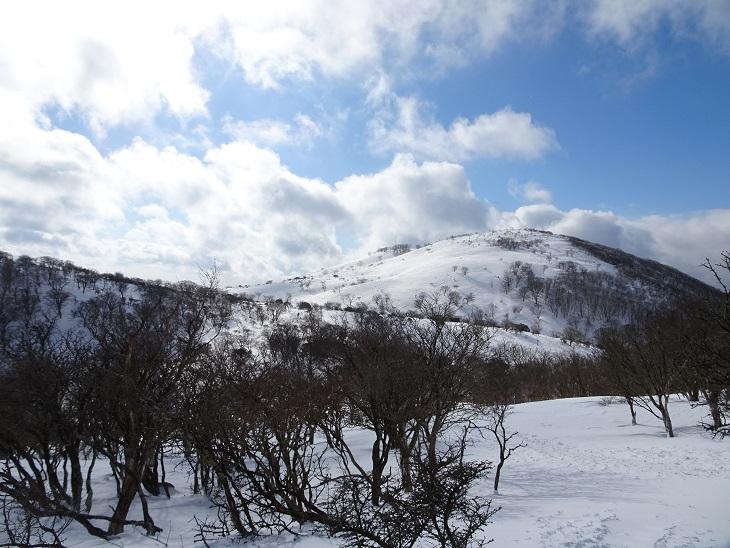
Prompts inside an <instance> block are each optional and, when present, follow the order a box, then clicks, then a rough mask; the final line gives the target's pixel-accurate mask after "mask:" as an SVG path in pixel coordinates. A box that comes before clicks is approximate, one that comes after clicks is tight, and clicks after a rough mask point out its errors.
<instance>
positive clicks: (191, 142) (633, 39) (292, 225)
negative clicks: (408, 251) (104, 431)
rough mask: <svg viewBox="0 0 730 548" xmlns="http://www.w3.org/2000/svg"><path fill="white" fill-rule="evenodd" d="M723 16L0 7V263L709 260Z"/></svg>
mask: <svg viewBox="0 0 730 548" xmlns="http://www.w3.org/2000/svg"><path fill="white" fill-rule="evenodd" d="M729 95H730V2H729V1H727V0H703V1H697V2H686V1H681V0H664V1H660V0H591V1H586V2H580V1H578V0H556V1H554V2H540V1H537V0H523V1H505V0H481V1H479V0H462V1H439V2H437V1H424V2H403V1H389V2H385V1H373V2H357V3H353V2H325V1H299V2H268V3H266V6H254V5H250V4H245V5H244V4H242V3H241V4H239V3H236V4H233V3H225V2H207V3H205V5H201V4H199V3H197V4H196V3H180V2H174V3H173V2H155V3H152V5H149V3H143V2H125V3H98V2H64V3H52V2H33V1H29V2H24V3H22V4H19V3H16V4H11V3H5V4H3V5H2V6H0V249H3V250H6V251H9V252H12V253H14V254H29V255H33V256H40V255H51V256H56V257H60V258H64V259H70V260H73V261H75V262H77V263H78V264H80V265H84V266H90V267H93V268H97V269H100V270H104V271H123V272H125V273H128V274H130V275H139V276H144V277H151V278H165V279H170V280H178V279H194V278H195V277H196V275H197V269H198V267H199V266H205V265H208V264H210V263H211V261H212V260H213V259H215V260H217V261H218V262H219V263H220V264H221V265H222V267H223V270H224V276H225V279H226V281H228V282H230V283H244V282H251V283H256V282H261V281H262V280H265V279H269V278H275V277H280V276H284V275H288V274H293V273H301V272H306V271H311V270H315V269H317V268H319V267H321V266H323V265H327V264H333V263H337V262H341V261H343V260H345V259H347V258H350V257H353V256H357V255H362V254H365V253H367V252H368V251H371V250H373V249H376V248H378V247H382V246H386V245H391V244H393V243H397V242H411V243H423V242H428V241H434V240H437V239H440V238H444V237H447V236H449V235H450V234H454V233H461V232H471V231H483V230H488V229H491V228H505V227H533V228H539V229H547V230H551V231H553V232H556V233H565V234H570V235H575V236H579V237H581V238H585V239H588V240H592V241H596V242H599V243H603V244H607V245H611V246H616V247H620V248H622V249H625V250H626V251H629V252H632V253H635V254H637V255H640V256H644V257H650V258H653V259H657V260H659V261H662V262H666V263H668V264H670V265H673V266H676V267H677V268H679V269H681V270H683V271H685V272H688V273H690V274H693V275H696V276H700V277H703V278H704V279H707V277H706V276H705V275H704V274H705V272H704V271H703V270H702V269H701V268H699V266H698V265H699V264H700V263H702V262H703V261H704V259H705V257H717V256H718V255H719V253H720V251H722V250H724V249H728V248H730V104H729V103H730V102H729V101H728V99H727V97H728V96H729Z"/></svg>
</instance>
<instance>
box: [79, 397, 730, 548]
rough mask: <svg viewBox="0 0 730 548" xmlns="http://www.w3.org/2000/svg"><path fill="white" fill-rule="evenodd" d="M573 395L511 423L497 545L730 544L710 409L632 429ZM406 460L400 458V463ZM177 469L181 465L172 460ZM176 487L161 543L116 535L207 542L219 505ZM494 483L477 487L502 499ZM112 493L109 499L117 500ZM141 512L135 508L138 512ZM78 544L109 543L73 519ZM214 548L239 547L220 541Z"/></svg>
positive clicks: (518, 414) (294, 540) (130, 541)
mask: <svg viewBox="0 0 730 548" xmlns="http://www.w3.org/2000/svg"><path fill="white" fill-rule="evenodd" d="M601 403H602V398H599V397H591V398H574V399H565V400H553V401H542V402H532V403H526V404H521V405H517V406H515V407H514V412H513V414H512V415H511V416H510V417H509V418H508V426H509V428H510V429H512V430H517V431H518V432H519V438H520V440H521V441H524V442H526V443H527V447H525V448H522V449H520V450H518V451H517V452H516V453H515V454H514V455H513V457H512V458H511V459H510V460H508V461H507V463H506V465H505V467H504V470H503V473H502V480H501V483H500V494H499V495H494V496H493V504H494V506H499V507H501V509H500V510H499V511H498V512H497V513H496V514H495V515H494V517H493V521H492V523H491V524H490V525H489V526H488V527H487V528H486V529H485V531H484V534H485V537H486V538H493V539H494V543H493V544H492V546H495V547H502V546H516V547H555V546H566V547H606V546H620V547H645V546H646V547H657V548H659V547H661V548H669V547H677V548H679V547H729V546H730V519H728V508H730V440H720V439H712V438H711V437H710V436H709V435H708V434H707V433H706V432H705V431H704V430H703V428H702V427H701V426H699V422H700V421H701V420H703V418H704V409H702V408H696V409H693V408H692V407H691V406H690V404H689V403H688V402H686V401H684V400H682V399H681V398H679V397H675V398H673V400H672V402H671V404H670V412H671V413H672V416H673V421H674V423H675V425H676V432H677V437H676V438H674V439H669V438H667V437H666V436H665V435H664V432H663V428H662V425H661V424H660V422H659V421H657V420H656V419H655V418H654V417H652V416H651V415H649V414H648V413H646V412H644V411H641V410H639V415H638V420H639V424H638V425H636V426H632V425H631V421H630V416H629V411H628V407H627V406H626V405H625V404H623V403H621V402H620V400H615V402H614V403H612V404H610V405H602V404H601ZM352 435H353V440H352V441H353V446H355V447H358V448H362V451H363V455H365V454H366V453H367V446H368V434H367V433H366V432H362V431H356V432H353V434H352ZM472 456H473V457H476V458H490V459H494V458H496V456H497V448H496V444H495V443H494V442H493V441H492V440H490V439H489V438H486V439H480V438H477V439H475V445H474V447H473V448H472ZM393 466H394V467H395V460H393ZM170 468H172V466H170ZM98 477H99V478H100V479H99V480H97V484H96V486H95V503H94V504H95V507H97V508H101V507H104V506H105V505H107V504H110V503H111V502H112V498H113V493H114V482H113V480H112V479H111V478H106V479H102V478H103V476H101V475H99V476H98ZM168 480H170V481H172V483H174V484H175V485H176V488H177V489H176V491H175V492H174V494H173V495H172V497H171V498H170V499H169V500H168V499H167V498H165V497H150V508H151V512H152V515H153V518H154V519H155V521H156V523H157V525H159V526H160V527H162V528H163V529H164V531H163V532H162V533H161V534H160V535H159V536H158V537H156V538H149V537H145V536H144V535H143V533H142V532H141V530H140V529H135V528H128V530H127V531H126V532H125V533H124V534H123V535H120V536H119V537H117V538H115V539H113V545H116V546H124V547H132V546H139V547H150V548H151V547H159V546H170V547H178V546H181V547H183V546H185V547H191V546H194V545H195V546H201V544H199V543H197V544H196V543H195V538H194V534H195V523H194V521H193V518H194V516H197V517H198V518H199V519H202V518H205V517H214V515H215V512H214V511H213V510H211V509H210V503H209V502H208V500H207V499H206V498H205V497H203V496H200V495H193V494H191V492H190V489H189V487H188V484H187V475H186V473H185V471H184V470H183V469H182V468H178V469H176V470H172V471H170V470H168ZM491 481H492V478H491V477H490V478H488V480H487V481H486V482H484V483H483V484H480V485H479V486H477V488H476V490H477V491H478V492H479V493H480V494H483V495H486V496H492V495H491V493H492V489H491V487H492V486H491ZM106 499H108V500H106ZM137 515H141V512H140V509H139V507H133V509H132V512H131V514H130V517H134V516H137ZM66 543H67V545H68V546H83V547H92V546H108V544H107V543H105V542H104V541H99V540H98V539H95V538H93V537H89V536H88V535H86V534H85V533H84V532H83V531H82V530H81V529H80V528H77V527H76V526H72V527H71V528H70V529H69V530H68V531H67V532H66ZM210 545H211V546H231V545H237V543H236V542H235V541H233V540H220V541H214V542H212V543H210ZM247 545H249V546H252V547H254V548H263V547H274V546H297V547H301V548H318V547H329V546H337V545H338V543H337V541H336V540H330V539H325V538H319V537H316V536H312V535H311V534H309V533H307V532H306V531H303V534H302V535H301V536H293V535H283V536H274V537H261V538H258V539H256V540H253V541H249V542H248V543H247Z"/></svg>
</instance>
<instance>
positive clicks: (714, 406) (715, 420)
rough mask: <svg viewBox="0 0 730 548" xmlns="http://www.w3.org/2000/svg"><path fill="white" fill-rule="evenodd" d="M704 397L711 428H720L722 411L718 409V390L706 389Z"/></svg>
mask: <svg viewBox="0 0 730 548" xmlns="http://www.w3.org/2000/svg"><path fill="white" fill-rule="evenodd" d="M705 399H706V400H707V405H708V406H709V407H710V416H711V417H712V429H713V430H717V429H718V428H722V423H723V421H722V412H721V411H720V405H719V401H720V391H719V390H708V391H707V393H706V395H705Z"/></svg>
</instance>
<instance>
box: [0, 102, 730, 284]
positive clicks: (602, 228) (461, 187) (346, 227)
mask: <svg viewBox="0 0 730 548" xmlns="http://www.w3.org/2000/svg"><path fill="white" fill-rule="evenodd" d="M0 99H2V97H0ZM0 115H2V116H3V117H4V119H9V120H12V121H13V124H12V126H9V127H8V128H6V131H5V132H4V133H3V134H2V136H1V137H0V180H2V183H3V184H2V185H0V247H2V248H4V249H6V250H8V251H10V252H12V253H15V254H22V253H27V254H31V255H55V256H58V257H63V258H68V259H71V260H74V261H76V262H78V263H80V264H83V265H87V266H91V267H95V268H99V269H102V270H107V271H109V270H120V271H124V272H128V273H130V274H133V275H141V276H146V277H153V278H158V277H162V278H167V279H173V280H174V279H182V278H194V277H195V276H196V272H197V267H198V265H206V264H209V263H210V261H211V260H212V259H213V258H215V259H217V260H219V261H220V262H221V263H222V264H223V265H224V266H225V267H226V268H227V270H228V276H229V279H231V280H233V279H234V277H235V280H236V281H261V280H262V279H265V278H273V277H277V276H281V275H284V274H290V273H299V272H305V271H309V270H314V269H316V268H318V267H320V266H321V265H322V264H330V263H334V262H337V261H340V260H342V258H343V257H344V256H345V254H348V253H364V252H367V251H370V250H372V249H373V248H377V247H381V246H383V245H389V244H392V243H396V242H402V241H410V242H419V241H420V242H424V241H433V240H436V239H439V238H443V237H446V236H448V235H450V234H453V233H456V232H466V231H477V230H486V229H489V228H491V227H498V226H531V227H535V228H543V229H548V230H552V231H554V232H558V233H566V234H572V235H576V236H579V237H583V238H586V239H589V240H593V241H597V242H601V243H604V244H607V245H612V246H617V247H621V248H623V249H626V250H628V251H630V252H633V253H637V254H638V255H641V256H646V257H651V258H655V259H657V260H660V261H663V262H667V263H669V264H672V265H674V266H677V267H679V268H681V269H683V270H685V271H686V272H689V273H691V274H695V275H702V274H703V273H704V272H703V271H702V270H701V269H699V268H697V265H699V264H700V263H701V262H702V261H703V260H704V258H705V256H710V257H715V256H717V255H718V254H719V252H720V251H721V250H722V249H723V248H724V247H726V246H727V242H728V241H730V210H727V209H723V210H715V211H708V212H699V213H696V214H692V215H686V216H681V217H667V216H649V217H643V218H639V219H627V218H625V217H621V216H619V215H616V214H614V213H612V212H609V211H592V210H582V209H573V210H570V211H562V210H560V209H558V208H557V207H556V206H554V205H551V204H549V203H532V204H530V205H525V206H522V207H520V208H518V209H517V210H516V211H514V212H499V211H497V210H495V208H494V207H493V206H491V205H490V204H489V203H488V202H486V201H485V200H482V199H480V198H478V197H477V196H475V195H474V193H473V192H472V190H471V188H470V184H469V180H468V178H467V177H466V174H465V173H464V169H463V167H462V166H460V165H459V164H455V163H448V162H434V161H425V162H422V163H419V162H418V161H416V160H415V159H414V158H413V157H412V156H410V155H397V156H396V157H395V159H394V160H393V162H392V163H391V164H390V165H389V166H387V167H386V168H385V169H383V170H381V171H379V172H376V173H371V174H365V175H353V176H350V177H346V178H344V179H343V180H341V181H339V182H337V183H335V184H334V185H330V184H327V183H325V182H323V181H320V180H317V179H311V178H305V177H300V176H297V175H296V174H295V173H293V172H292V171H291V170H289V169H288V168H287V167H286V166H284V165H282V163H281V160H280V158H279V156H278V155H277V154H276V153H275V152H273V151H271V150H267V149H264V148H261V147H259V146H257V145H255V144H253V143H251V142H248V141H241V140H235V141H232V142H230V143H227V144H224V145H222V146H218V147H213V148H210V149H209V150H208V151H207V152H206V154H205V155H204V157H203V158H202V159H199V158H196V157H195V156H192V155H189V154H187V153H184V152H181V151H180V150H178V149H176V148H173V147H163V148H160V147H156V146H153V145H151V144H150V143H147V142H145V141H143V140H141V139H137V140H135V141H134V142H133V143H131V144H130V145H129V146H126V147H123V148H121V149H119V150H116V151H114V152H112V153H111V154H108V155H103V154H100V153H99V152H98V150H97V149H96V148H95V147H94V146H93V145H92V144H91V143H90V142H89V141H88V140H87V139H86V138H84V137H82V136H80V135H77V134H73V133H70V132H68V131H63V130H58V129H53V128H51V127H42V126H38V123H37V122H38V121H37V119H36V118H34V116H33V113H32V108H31V107H29V106H28V105H27V104H26V105H23V104H22V103H12V102H11V101H10V100H9V99H8V100H7V101H2V100H0ZM520 189H521V192H523V193H524V196H525V197H526V198H529V199H531V200H532V201H535V202H537V201H540V200H541V201H543V202H545V201H546V198H547V194H546V193H545V190H544V189H542V188H541V187H539V186H537V185H532V186H530V185H524V186H523V187H520Z"/></svg>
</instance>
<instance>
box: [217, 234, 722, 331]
mask: <svg viewBox="0 0 730 548" xmlns="http://www.w3.org/2000/svg"><path fill="white" fill-rule="evenodd" d="M442 288H448V290H452V291H458V292H459V293H460V294H461V295H462V296H464V297H467V300H468V301H469V304H468V306H465V307H463V309H462V314H464V315H467V314H469V313H471V312H473V311H474V310H476V309H480V310H481V311H483V313H484V314H485V316H486V318H487V319H488V320H490V321H492V322H494V324H496V325H503V324H505V323H507V322H511V323H519V324H525V325H527V326H529V327H530V330H531V331H533V332H538V333H543V334H546V335H549V336H554V335H557V334H559V333H561V332H563V331H564V330H565V329H566V327H568V326H571V327H573V328H575V329H577V330H579V331H580V332H582V333H583V334H584V336H585V337H590V335H591V334H592V333H593V332H594V331H595V329H597V328H599V327H602V326H605V325H608V324H610V323H628V322H630V321H632V320H634V319H636V318H638V317H641V316H642V315H643V314H645V313H646V312H647V311H648V310H650V309H653V308H655V307H656V306H658V305H660V304H662V303H665V302H667V301H668V300H670V299H673V298H679V297H685V296H688V295H692V294H697V293H699V292H702V291H707V290H709V288H708V286H706V285H705V284H703V283H702V282H700V281H698V280H696V279H695V278H692V277H691V276H688V275H686V274H683V273H681V272H679V271H677V270H675V269H673V268H671V267H669V266H666V265H662V264H660V263H657V262H656V261H651V260H647V259H641V258H639V257H636V256H633V255H630V254H628V253H625V252H623V251H620V250H618V249H613V248H609V247H606V246H602V245H598V244H593V243H591V242H587V241H584V240H580V239H577V238H572V237H567V236H561V235H557V234H552V233H549V232H543V231H536V230H529V229H524V230H501V231H493V232H487V233H476V234H467V235H460V236H454V237H451V238H448V239H445V240H441V241H438V242H434V243H433V244H429V245H425V246H422V247H420V248H412V247H411V246H409V245H406V244H401V245H396V246H393V247H389V248H384V249H380V250H378V251H377V252H375V253H373V254H371V255H369V256H367V257H364V258H362V259H360V260H356V261H353V262H349V263H344V264H340V265H337V266H334V267H329V268H322V269H321V270H319V271H318V272H314V273H310V274H305V275H301V276H297V277H294V278H289V279H286V280H281V281H267V282H266V283H264V284H259V285H251V286H239V287H236V288H229V289H231V290H232V291H234V292H237V293H245V294H247V295H250V296H252V297H253V298H255V299H257V300H260V299H263V298H265V297H271V298H274V299H277V298H280V299H284V300H286V299H291V300H293V301H302V300H304V301H309V302H313V303H319V304H322V305H324V304H326V303H330V304H329V307H330V308H334V307H341V308H344V307H357V306H358V305H360V306H362V305H363V304H364V305H368V306H372V304H373V297H375V296H376V295H379V294H387V295H388V296H389V297H390V299H391V301H392V303H393V304H394V305H395V306H396V307H397V308H399V309H401V310H406V311H407V310H409V309H411V308H412V307H413V300H414V297H415V296H416V294H418V293H419V292H427V293H428V292H434V291H439V290H441V289H442Z"/></svg>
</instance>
